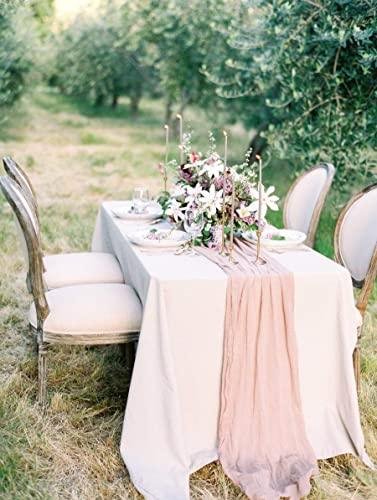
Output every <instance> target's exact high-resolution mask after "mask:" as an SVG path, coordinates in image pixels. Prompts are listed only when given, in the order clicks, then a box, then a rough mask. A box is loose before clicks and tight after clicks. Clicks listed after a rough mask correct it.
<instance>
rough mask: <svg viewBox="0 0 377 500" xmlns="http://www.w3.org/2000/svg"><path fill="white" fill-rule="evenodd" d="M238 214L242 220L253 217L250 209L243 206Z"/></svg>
mask: <svg viewBox="0 0 377 500" xmlns="http://www.w3.org/2000/svg"><path fill="white" fill-rule="evenodd" d="M237 213H238V215H239V217H240V219H247V218H248V217H250V216H251V210H250V207H246V206H245V205H241V206H240V208H239V209H238V210H237Z"/></svg>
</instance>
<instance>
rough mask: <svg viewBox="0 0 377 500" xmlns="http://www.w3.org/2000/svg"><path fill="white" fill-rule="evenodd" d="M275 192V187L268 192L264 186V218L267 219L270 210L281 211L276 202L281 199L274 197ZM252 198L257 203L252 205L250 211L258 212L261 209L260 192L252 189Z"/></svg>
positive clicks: (271, 187)
mask: <svg viewBox="0 0 377 500" xmlns="http://www.w3.org/2000/svg"><path fill="white" fill-rule="evenodd" d="M274 191H275V187H274V186H270V187H269V188H267V190H265V189H264V186H262V214H261V215H262V218H264V217H266V213H267V210H268V209H269V208H270V209H271V210H273V211H276V210H279V207H278V206H277V204H276V202H277V201H278V200H279V197H278V196H276V195H273V194H272V193H273V192H274ZM251 196H252V197H253V198H255V201H253V202H252V203H250V205H249V210H250V212H258V209H259V191H258V189H256V188H252V189H251Z"/></svg>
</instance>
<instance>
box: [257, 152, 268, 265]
mask: <svg viewBox="0 0 377 500" xmlns="http://www.w3.org/2000/svg"><path fill="white" fill-rule="evenodd" d="M255 158H256V159H257V160H258V162H259V178H258V229H257V256H256V259H255V262H256V263H257V264H265V262H266V261H265V260H264V259H262V258H261V256H260V251H261V238H262V229H261V227H262V226H261V222H262V197H263V184H262V158H261V157H260V156H259V155H256V156H255Z"/></svg>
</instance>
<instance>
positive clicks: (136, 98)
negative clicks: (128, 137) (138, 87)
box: [130, 95, 141, 116]
mask: <svg viewBox="0 0 377 500" xmlns="http://www.w3.org/2000/svg"><path fill="white" fill-rule="evenodd" d="M140 99H141V95H132V96H131V97H130V108H131V114H132V116H136V115H137V114H138V112H139V104H140Z"/></svg>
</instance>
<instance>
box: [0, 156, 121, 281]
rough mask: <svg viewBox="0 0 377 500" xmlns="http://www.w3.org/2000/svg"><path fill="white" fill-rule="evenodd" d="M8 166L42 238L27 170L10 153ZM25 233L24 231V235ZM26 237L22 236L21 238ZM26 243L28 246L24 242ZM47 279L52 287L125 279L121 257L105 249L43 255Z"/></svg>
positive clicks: (38, 235) (6, 160) (45, 279)
mask: <svg viewBox="0 0 377 500" xmlns="http://www.w3.org/2000/svg"><path fill="white" fill-rule="evenodd" d="M3 164H4V169H5V171H6V173H7V175H8V177H10V178H11V179H12V180H13V181H15V182H16V183H17V184H18V185H19V187H20V188H21V191H22V194H23V196H24V198H25V200H26V202H27V203H28V205H29V208H30V211H29V215H30V217H32V220H33V224H34V227H35V230H36V233H37V238H38V239H39V241H40V242H41V233H40V224H39V213H38V203H37V199H36V196H35V190H34V188H33V186H32V184H31V181H30V179H29V177H28V176H27V174H26V173H25V172H24V170H23V169H22V168H21V167H20V166H19V165H18V164H17V163H16V162H15V161H14V160H13V159H12V158H10V157H4V158H3ZM21 236H22V235H21ZM21 239H22V238H21ZM22 246H23V247H25V245H24V243H22ZM43 268H44V274H43V279H44V282H45V285H46V287H47V288H48V289H49V290H52V289H54V288H59V287H63V286H68V285H83V284H93V283H124V277H123V273H122V270H121V268H120V266H119V263H118V261H117V259H116V258H115V257H114V256H113V255H111V254H109V253H104V252H103V253H102V252H72V253H62V254H56V255H44V256H43Z"/></svg>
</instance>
